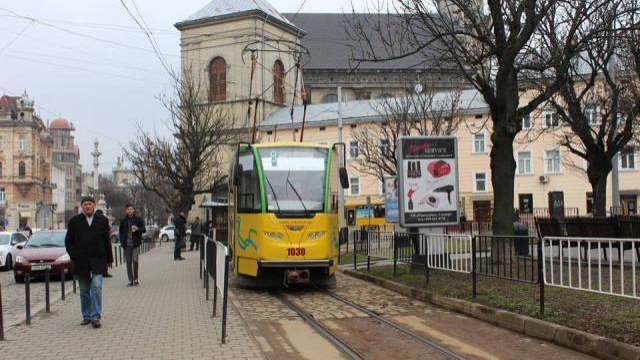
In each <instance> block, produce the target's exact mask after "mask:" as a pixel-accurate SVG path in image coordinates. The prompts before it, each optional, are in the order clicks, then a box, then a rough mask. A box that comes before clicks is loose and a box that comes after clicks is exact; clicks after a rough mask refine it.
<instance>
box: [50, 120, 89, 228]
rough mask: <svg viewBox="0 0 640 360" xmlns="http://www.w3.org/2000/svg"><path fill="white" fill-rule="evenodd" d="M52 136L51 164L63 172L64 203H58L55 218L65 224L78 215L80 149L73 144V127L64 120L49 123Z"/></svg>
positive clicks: (80, 183) (80, 180)
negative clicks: (57, 217)
mask: <svg viewBox="0 0 640 360" xmlns="http://www.w3.org/2000/svg"><path fill="white" fill-rule="evenodd" d="M49 129H50V131H51V135H52V136H53V141H54V145H53V163H54V164H55V165H56V166H58V167H59V168H61V169H62V170H63V171H64V175H65V178H64V186H63V188H64V189H65V193H64V202H62V203H58V207H57V216H59V217H61V219H59V220H61V221H63V222H64V223H65V224H66V223H67V222H68V221H69V219H70V218H71V217H72V216H74V215H75V214H77V213H78V208H79V205H80V189H81V185H82V179H81V178H80V176H79V173H80V169H81V165H80V149H79V148H78V146H77V145H76V144H75V140H74V136H73V132H74V131H75V127H74V126H73V124H72V123H71V122H69V121H68V120H66V119H62V118H58V119H54V120H52V121H51V122H50V123H49Z"/></svg>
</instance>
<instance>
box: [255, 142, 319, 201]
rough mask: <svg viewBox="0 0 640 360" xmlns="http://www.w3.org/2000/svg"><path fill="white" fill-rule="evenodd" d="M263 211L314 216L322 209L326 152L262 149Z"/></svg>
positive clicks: (316, 150) (314, 149) (317, 150)
mask: <svg viewBox="0 0 640 360" xmlns="http://www.w3.org/2000/svg"><path fill="white" fill-rule="evenodd" d="M258 153H259V154H260V159H261V161H262V170H263V172H264V183H265V184H264V187H265V189H264V190H265V193H266V195H267V209H268V211H270V212H276V213H283V212H296V213H297V212H304V213H307V214H309V213H315V212H319V211H322V210H323V204H324V189H325V176H326V161H327V153H328V150H327V149H322V148H304V147H299V148H297V147H293V148H262V149H259V150H258Z"/></svg>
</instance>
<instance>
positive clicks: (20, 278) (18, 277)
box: [13, 273, 24, 284]
mask: <svg viewBox="0 0 640 360" xmlns="http://www.w3.org/2000/svg"><path fill="white" fill-rule="evenodd" d="M13 278H14V279H15V280H16V283H18V284H22V283H24V275H18V274H15V273H14V274H13Z"/></svg>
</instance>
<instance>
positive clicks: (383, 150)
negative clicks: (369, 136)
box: [380, 139, 389, 156]
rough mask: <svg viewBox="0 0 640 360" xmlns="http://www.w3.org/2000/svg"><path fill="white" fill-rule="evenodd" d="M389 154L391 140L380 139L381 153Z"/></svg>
mask: <svg viewBox="0 0 640 360" xmlns="http://www.w3.org/2000/svg"><path fill="white" fill-rule="evenodd" d="M387 154H389V140H387V139H382V140H380V155H381V156H387Z"/></svg>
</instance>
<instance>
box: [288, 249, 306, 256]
mask: <svg viewBox="0 0 640 360" xmlns="http://www.w3.org/2000/svg"><path fill="white" fill-rule="evenodd" d="M305 252H306V251H305V249H304V248H288V249H287V256H304V254H305Z"/></svg>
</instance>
